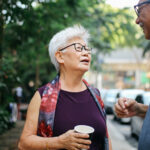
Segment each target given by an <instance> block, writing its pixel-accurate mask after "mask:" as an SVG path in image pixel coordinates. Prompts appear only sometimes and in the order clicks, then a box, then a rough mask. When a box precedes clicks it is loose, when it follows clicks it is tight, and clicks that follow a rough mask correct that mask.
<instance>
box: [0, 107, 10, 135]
mask: <svg viewBox="0 0 150 150" xmlns="http://www.w3.org/2000/svg"><path fill="white" fill-rule="evenodd" d="M9 117H10V115H9V113H8V111H6V110H4V109H2V108H0V134H2V133H4V132H5V131H6V130H8V129H9V128H10V127H11V126H10V121H9Z"/></svg>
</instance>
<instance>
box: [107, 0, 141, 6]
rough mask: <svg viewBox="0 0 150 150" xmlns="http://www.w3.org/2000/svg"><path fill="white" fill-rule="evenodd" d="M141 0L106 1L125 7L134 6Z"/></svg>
mask: <svg viewBox="0 0 150 150" xmlns="http://www.w3.org/2000/svg"><path fill="white" fill-rule="evenodd" d="M138 1H139V0H106V3H108V4H110V5H111V6H113V7H117V8H123V7H133V6H134V5H136V4H137V3H138Z"/></svg>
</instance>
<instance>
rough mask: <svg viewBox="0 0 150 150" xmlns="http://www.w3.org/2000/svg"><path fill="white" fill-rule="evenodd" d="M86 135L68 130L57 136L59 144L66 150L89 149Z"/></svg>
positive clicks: (89, 142)
mask: <svg viewBox="0 0 150 150" xmlns="http://www.w3.org/2000/svg"><path fill="white" fill-rule="evenodd" d="M87 138H89V135H88V134H81V133H76V132H74V130H69V131H67V132H66V133H64V134H62V135H60V136H59V141H60V144H61V145H62V147H63V148H64V149H67V150H79V149H80V150H81V149H89V148H90V147H89V145H90V144H91V141H90V140H89V139H87Z"/></svg>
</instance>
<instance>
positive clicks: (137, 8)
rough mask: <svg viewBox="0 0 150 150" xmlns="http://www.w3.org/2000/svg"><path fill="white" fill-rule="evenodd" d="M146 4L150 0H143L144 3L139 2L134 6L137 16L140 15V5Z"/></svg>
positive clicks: (149, 2)
mask: <svg viewBox="0 0 150 150" xmlns="http://www.w3.org/2000/svg"><path fill="white" fill-rule="evenodd" d="M144 4H150V0H148V1H145V2H142V3H139V4H137V5H135V6H134V10H135V12H136V14H137V16H139V15H140V12H139V7H140V6H142V5H144Z"/></svg>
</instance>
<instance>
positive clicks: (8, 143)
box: [0, 120, 24, 150]
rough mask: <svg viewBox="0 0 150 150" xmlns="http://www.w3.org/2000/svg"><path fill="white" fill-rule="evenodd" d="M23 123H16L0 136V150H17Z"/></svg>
mask: <svg viewBox="0 0 150 150" xmlns="http://www.w3.org/2000/svg"><path fill="white" fill-rule="evenodd" d="M23 126H24V121H20V120H19V121H17V123H16V125H15V127H14V128H12V129H10V130H8V131H6V132H5V133H4V134H2V135H0V150H18V149H17V145H18V140H19V138H20V135H21V132H22V129H23Z"/></svg>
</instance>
